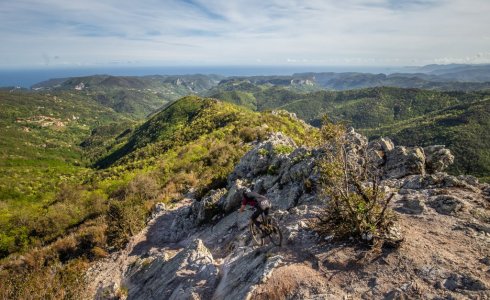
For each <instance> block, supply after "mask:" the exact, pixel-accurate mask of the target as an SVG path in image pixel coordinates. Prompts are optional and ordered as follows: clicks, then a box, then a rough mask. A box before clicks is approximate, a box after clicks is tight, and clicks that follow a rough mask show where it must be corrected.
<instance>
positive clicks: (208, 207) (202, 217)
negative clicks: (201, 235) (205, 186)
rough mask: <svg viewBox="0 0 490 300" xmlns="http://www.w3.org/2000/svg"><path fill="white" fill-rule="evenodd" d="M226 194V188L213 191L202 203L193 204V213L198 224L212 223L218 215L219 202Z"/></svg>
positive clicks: (195, 202)
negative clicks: (213, 218)
mask: <svg viewBox="0 0 490 300" xmlns="http://www.w3.org/2000/svg"><path fill="white" fill-rule="evenodd" d="M226 192H227V190H226V189H224V188H223V189H218V190H211V191H210V192H208V193H207V194H206V195H205V196H204V197H203V198H202V199H201V200H200V201H194V202H193V203H192V212H193V214H194V218H195V220H196V222H197V223H198V224H201V223H203V222H205V221H210V220H211V219H212V217H214V216H215V215H216V214H217V213H218V202H219V201H220V200H221V198H222V197H223V196H224V195H225V194H226Z"/></svg>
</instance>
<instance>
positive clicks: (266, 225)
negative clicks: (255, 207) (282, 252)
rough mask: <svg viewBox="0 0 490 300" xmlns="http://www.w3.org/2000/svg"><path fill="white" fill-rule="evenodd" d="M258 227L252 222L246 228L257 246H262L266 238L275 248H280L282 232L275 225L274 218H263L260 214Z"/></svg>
mask: <svg viewBox="0 0 490 300" xmlns="http://www.w3.org/2000/svg"><path fill="white" fill-rule="evenodd" d="M259 218H260V219H259V222H260V227H257V225H255V223H254V222H250V224H249V225H248V228H249V230H250V233H251V234H252V239H253V240H254V242H255V243H257V244H259V246H263V245H264V240H265V238H266V237H268V238H269V240H270V241H271V242H272V243H273V244H274V245H276V246H281V244H282V232H281V230H280V229H279V226H278V225H277V222H276V220H275V219H274V218H272V217H270V216H265V215H264V214H261V215H260V216H259Z"/></svg>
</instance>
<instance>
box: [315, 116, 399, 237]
mask: <svg viewBox="0 0 490 300" xmlns="http://www.w3.org/2000/svg"><path fill="white" fill-rule="evenodd" d="M345 132H346V128H345V126H343V125H341V124H340V125H339V124H333V123H331V122H329V121H328V119H326V118H325V124H324V125H323V127H322V128H321V133H322V137H323V139H324V142H325V146H324V151H325V155H324V156H323V159H322V160H321V161H320V163H319V171H320V174H321V177H320V179H321V185H322V191H323V193H324V194H325V196H326V197H327V198H328V201H327V203H326V208H325V211H324V212H323V214H322V215H321V216H320V217H319V221H318V222H316V223H315V224H314V227H315V229H316V230H317V231H318V232H319V233H321V234H322V235H333V236H334V237H335V238H338V239H344V238H348V237H354V238H357V239H361V240H364V241H371V240H372V238H373V237H381V236H382V235H383V233H385V232H386V231H387V230H388V228H389V227H390V226H391V225H392V222H393V221H394V215H393V214H392V212H391V210H390V209H388V204H389V203H390V201H391V199H392V197H393V194H391V195H389V196H386V195H385V194H384V193H383V192H382V191H381V190H380V186H379V181H380V176H379V171H378V170H377V169H376V168H374V166H373V164H371V163H370V162H369V161H368V159H367V156H364V158H363V159H361V160H359V159H358V157H356V156H352V157H351V153H349V149H350V147H351V146H352V145H349V142H348V140H346V137H347V136H346V134H345ZM361 153H363V154H364V155H366V154H367V150H366V149H361Z"/></svg>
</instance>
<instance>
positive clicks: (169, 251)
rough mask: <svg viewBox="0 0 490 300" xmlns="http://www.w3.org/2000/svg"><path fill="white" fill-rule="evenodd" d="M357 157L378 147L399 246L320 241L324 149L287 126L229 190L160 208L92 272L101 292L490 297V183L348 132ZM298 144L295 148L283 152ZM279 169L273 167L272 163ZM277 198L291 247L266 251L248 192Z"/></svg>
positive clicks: (442, 155)
mask: <svg viewBox="0 0 490 300" xmlns="http://www.w3.org/2000/svg"><path fill="white" fill-rule="evenodd" d="M347 134H348V135H349V140H350V141H351V144H352V149H350V151H351V154H352V155H358V153H360V152H361V150H362V149H363V148H366V147H367V148H368V149H370V150H371V152H370V153H372V155H375V156H376V158H377V159H378V160H379V166H380V168H382V169H383V172H384V179H385V180H384V181H383V182H382V184H383V186H384V189H385V190H386V191H388V192H393V193H395V196H394V198H393V201H392V204H391V205H392V208H393V210H394V211H395V213H396V215H397V216H398V222H397V224H398V226H397V227H396V228H394V229H393V230H394V231H395V232H394V234H395V235H403V237H404V241H403V243H402V244H401V246H400V247H399V248H390V247H374V248H367V247H365V246H361V245H360V244H358V243H355V242H353V241H347V242H337V241H333V240H332V239H329V238H323V237H320V236H318V234H316V233H315V232H314V231H312V230H311V229H310V226H309V224H310V221H311V220H313V219H315V218H316V216H318V215H319V214H320V213H321V212H322V208H323V205H324V204H323V201H324V200H323V199H322V197H321V196H319V194H318V193H317V191H316V189H315V187H314V186H315V182H317V176H318V175H317V174H316V172H315V167H314V166H315V161H316V160H317V158H318V157H319V156H321V155H322V153H321V151H320V150H318V149H306V148H303V147H298V146H297V145H295V144H294V142H293V141H292V140H291V139H290V138H288V137H286V136H284V135H282V134H280V133H277V134H275V135H273V136H271V137H270V139H269V140H267V141H265V142H262V143H259V144H257V145H255V147H254V148H253V149H252V150H251V151H250V152H248V153H247V154H246V155H245V156H244V157H243V158H242V159H241V161H240V162H239V163H238V165H237V166H236V168H235V170H234V172H233V173H232V174H231V175H230V176H229V178H228V184H227V187H226V188H222V189H218V190H212V191H210V192H209V193H208V194H207V195H206V196H204V197H203V198H202V199H195V198H194V195H193V194H192V193H190V194H188V195H187V197H186V199H184V200H183V201H180V202H177V203H175V204H172V205H168V206H167V207H165V205H163V204H161V205H159V206H157V207H156V209H155V211H154V214H153V216H152V218H151V220H150V221H149V223H148V226H147V228H145V229H144V230H143V231H142V232H140V233H139V234H137V235H136V236H134V237H133V238H132V240H131V241H130V243H129V244H128V245H127V247H126V248H125V249H124V250H122V251H118V252H115V253H112V254H111V255H110V256H109V257H107V258H105V259H103V260H101V261H99V262H97V263H95V264H94V265H93V266H92V267H91V269H90V270H89V272H88V273H87V279H88V281H89V283H90V285H89V295H90V297H92V298H95V299H117V298H128V299H490V247H489V246H490V187H489V186H488V185H486V184H480V183H478V181H477V180H476V179H475V178H473V177H471V176H458V177H455V176H451V175H448V174H446V173H443V172H442V171H443V170H444V168H445V167H447V165H448V164H450V163H452V161H453V159H454V158H453V157H452V155H451V153H450V152H449V151H448V150H447V149H445V148H444V147H442V146H432V147H426V148H419V147H414V148H408V147H402V146H396V147H395V146H394V145H393V143H392V142H391V141H390V140H388V139H381V140H378V141H375V142H371V143H369V144H368V142H367V139H366V138H365V137H363V136H362V135H360V134H358V133H356V132H354V131H350V132H348V133H347ZM278 147H289V148H291V149H292V151H291V152H290V153H279V151H275V149H277V148H278ZM271 166H272V167H271ZM245 186H246V187H250V188H253V189H254V190H255V191H257V192H259V193H261V194H264V195H266V196H267V197H268V198H269V199H271V201H272V203H273V216H274V218H275V219H276V220H278V223H279V225H280V226H281V228H282V232H283V245H282V246H281V247H276V246H273V245H272V244H271V243H268V244H266V245H264V246H257V245H255V244H254V243H253V241H252V239H251V236H250V233H249V232H248V228H247V225H248V218H249V216H250V214H251V212H250V211H248V212H244V213H242V214H239V213H238V212H237V209H238V207H239V205H240V196H239V195H238V194H239V193H238V192H237V191H238V190H239V189H240V188H241V187H245Z"/></svg>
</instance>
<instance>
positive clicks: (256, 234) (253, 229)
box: [248, 223, 264, 246]
mask: <svg viewBox="0 0 490 300" xmlns="http://www.w3.org/2000/svg"><path fill="white" fill-rule="evenodd" d="M248 229H249V230H250V234H251V235H252V239H253V240H254V242H255V243H256V244H258V245H259V246H262V245H264V239H263V238H262V232H261V230H260V228H257V226H255V224H254V223H250V225H248Z"/></svg>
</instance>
